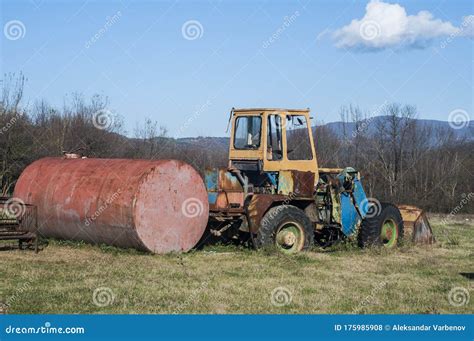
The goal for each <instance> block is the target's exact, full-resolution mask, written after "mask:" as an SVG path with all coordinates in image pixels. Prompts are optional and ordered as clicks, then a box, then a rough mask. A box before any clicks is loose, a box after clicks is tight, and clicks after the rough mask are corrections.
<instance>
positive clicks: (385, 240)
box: [359, 203, 403, 249]
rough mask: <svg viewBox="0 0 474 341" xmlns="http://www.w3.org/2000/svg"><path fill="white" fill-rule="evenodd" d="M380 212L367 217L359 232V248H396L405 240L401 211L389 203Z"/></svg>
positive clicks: (382, 205)
mask: <svg viewBox="0 0 474 341" xmlns="http://www.w3.org/2000/svg"><path fill="white" fill-rule="evenodd" d="M380 207H381V209H380V212H375V215H374V216H370V217H366V218H365V219H364V220H363V221H362V224H361V227H360V230H359V246H360V247H370V246H383V247H386V248H390V249H391V248H395V247H396V246H397V244H398V243H399V242H400V241H401V240H402V239H403V219H402V216H401V214H400V211H399V209H398V208H397V207H396V206H394V205H392V204H387V203H382V204H381V205H380Z"/></svg>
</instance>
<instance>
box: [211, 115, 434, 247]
mask: <svg viewBox="0 0 474 341" xmlns="http://www.w3.org/2000/svg"><path fill="white" fill-rule="evenodd" d="M230 124H231V136H230V148H229V164H228V166H227V167H225V168H221V169H212V170H209V171H207V172H206V174H205V185H206V187H207V192H208V201H209V211H210V216H209V225H208V226H209V232H210V233H211V234H212V235H214V236H216V237H219V238H226V239H227V238H231V239H239V240H241V239H242V238H247V239H248V240H250V241H251V243H252V244H253V245H254V246H255V247H264V246H275V247H277V248H279V249H281V250H282V251H284V252H288V253H293V252H298V251H302V250H305V249H308V248H310V247H311V246H312V245H321V246H328V245H332V244H333V243H334V242H336V241H339V240H342V239H345V238H354V239H357V242H358V244H359V245H360V246H361V247H366V246H372V245H378V246H383V247H387V248H392V247H395V246H397V244H399V242H400V241H401V239H402V238H409V239H410V240H412V241H413V242H415V243H421V242H423V243H432V242H434V237H433V233H432V230H431V227H430V224H429V222H428V219H427V217H426V215H425V214H424V212H423V211H422V210H421V209H418V208H416V207H412V206H406V205H402V206H396V205H394V204H391V203H384V202H379V201H378V200H377V199H374V198H369V197H367V195H366V193H365V191H364V188H363V186H362V183H361V176H360V173H359V171H358V170H355V169H354V168H352V167H346V168H340V169H339V168H321V167H319V164H318V160H317V157H316V150H315V142H314V140H313V131H312V128H311V124H310V111H309V109H268V108H253V109H232V111H231V116H230Z"/></svg>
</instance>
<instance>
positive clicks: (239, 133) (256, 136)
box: [234, 116, 262, 149]
mask: <svg viewBox="0 0 474 341" xmlns="http://www.w3.org/2000/svg"><path fill="white" fill-rule="evenodd" d="M261 128H262V118H261V117H260V116H240V117H237V119H236V120H235V133H234V148H235V149H258V148H259V147H260V138H261V137H260V135H261V130H262V129H261Z"/></svg>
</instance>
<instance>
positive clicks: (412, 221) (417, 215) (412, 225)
mask: <svg viewBox="0 0 474 341" xmlns="http://www.w3.org/2000/svg"><path fill="white" fill-rule="evenodd" d="M398 209H399V210H400V214H401V215H402V219H403V225H404V227H405V231H404V232H405V236H406V237H407V238H411V240H412V241H413V242H414V243H415V244H433V243H434V242H435V238H434V235H433V230H432V229H431V225H430V223H429V221H428V218H427V216H426V214H425V212H423V210H422V209H420V208H418V207H415V206H409V205H400V206H398Z"/></svg>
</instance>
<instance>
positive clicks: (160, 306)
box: [0, 219, 474, 314]
mask: <svg viewBox="0 0 474 341" xmlns="http://www.w3.org/2000/svg"><path fill="white" fill-rule="evenodd" d="M440 221H441V220H439V219H432V225H433V228H434V232H435V236H436V238H437V243H436V244H435V245H432V246H413V245H410V244H409V243H405V244H404V245H402V246H401V247H399V248H398V249H396V250H385V249H367V250H360V249H359V248H357V247H354V245H353V244H351V243H345V244H340V245H338V246H337V247H335V248H333V249H329V250H320V249H314V250H312V251H311V252H306V253H303V254H299V255H284V254H281V253H278V252H273V251H272V250H262V251H253V250H249V249H245V248H238V247H228V246H215V247H210V248H207V249H205V250H203V251H193V252H190V253H187V254H172V255H161V256H160V255H151V254H147V253H142V252H138V251H135V250H121V249H117V248H114V247H109V246H92V245H88V244H84V243H74V242H64V241H54V240H50V241H49V244H48V245H47V246H46V247H45V248H44V250H42V251H41V252H40V253H39V254H34V253H33V252H32V251H18V250H7V251H1V252H0V280H1V282H0V283H1V289H2V292H1V296H0V301H3V302H8V303H9V305H10V307H9V309H8V312H9V313H21V314H25V313H134V314H135V313H163V314H168V313H217V314H221V313H244V314H245V313H257V314H261V313H298V314H304V313H309V314H313V313H323V314H324V313H349V314H351V313H362V314H377V313H390V314H395V313H409V314H411V313H422V314H424V313H435V314H438V313H463V314H472V313H473V312H474V302H473V301H474V297H471V300H470V302H469V303H468V304H465V305H461V306H453V305H451V304H450V303H449V301H448V293H449V292H450V290H451V289H453V288H455V287H460V288H464V289H465V290H468V292H470V293H471V296H472V289H473V288H474V286H473V284H472V281H470V280H469V279H467V278H466V277H464V276H462V275H461V273H470V272H471V273H472V272H474V268H473V264H474V251H473V250H474V228H473V227H474V225H473V223H472V221H473V220H472V219H471V220H470V222H469V221H468V222H466V221H462V222H456V223H453V224H449V225H442V224H441V223H440ZM103 287H105V288H108V289H104V290H105V291H103V293H105V294H104V297H105V298H107V294H110V295H111V296H113V302H112V301H111V300H109V301H107V299H106V300H105V301H106V303H109V304H107V305H105V306H100V303H101V302H104V301H100V297H101V296H100V295H99V301H98V303H99V305H97V304H95V303H94V300H93V294H94V291H95V290H97V289H98V288H103ZM276 288H280V289H279V290H278V289H276ZM273 291H275V292H276V293H274V296H273V297H274V299H273V302H274V303H276V304H272V299H271V295H272V292H273ZM279 294H281V295H279ZM111 296H109V297H111ZM290 296H291V302H289V304H286V305H279V304H278V303H279V302H288V297H290ZM104 297H103V298H104ZM285 300H286V301H285ZM96 301H97V300H96Z"/></svg>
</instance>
